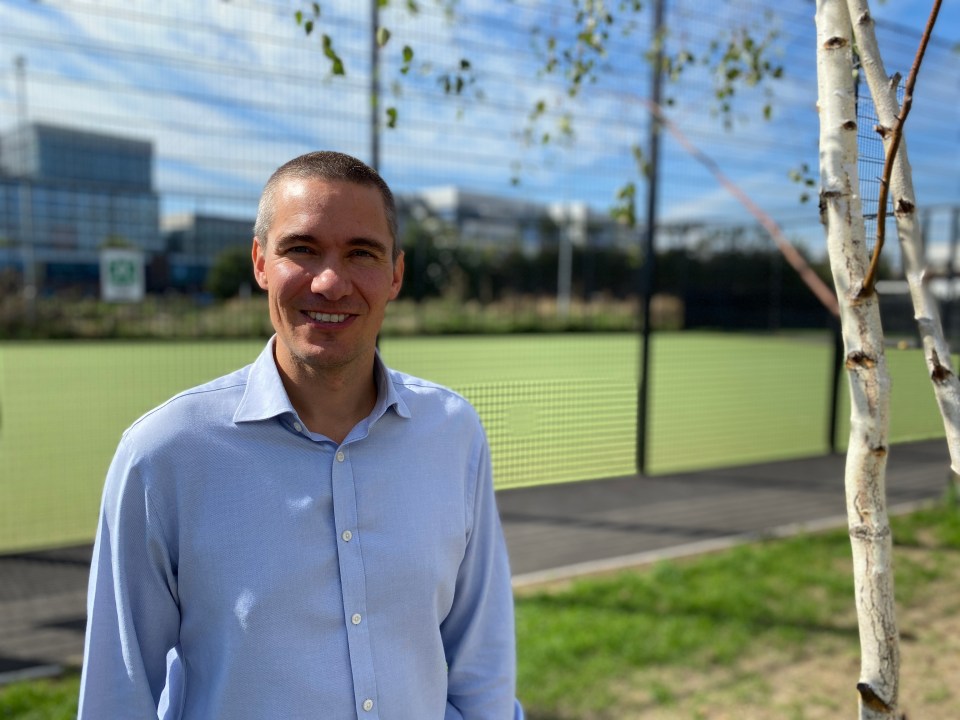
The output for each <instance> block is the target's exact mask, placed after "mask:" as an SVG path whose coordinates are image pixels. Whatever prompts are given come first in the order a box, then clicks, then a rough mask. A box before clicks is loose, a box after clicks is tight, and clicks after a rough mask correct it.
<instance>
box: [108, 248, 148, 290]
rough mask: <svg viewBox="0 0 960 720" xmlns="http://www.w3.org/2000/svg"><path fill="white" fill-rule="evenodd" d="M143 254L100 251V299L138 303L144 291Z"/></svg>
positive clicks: (110, 249) (124, 251)
mask: <svg viewBox="0 0 960 720" xmlns="http://www.w3.org/2000/svg"><path fill="white" fill-rule="evenodd" d="M145 285H146V282H145V277H144V270H143V253H142V252H141V251H140V250H130V249H126V248H123V249H120V248H108V249H104V250H101V251H100V297H101V298H103V299H104V300H106V301H108V302H140V301H141V300H143V294H144V289H145Z"/></svg>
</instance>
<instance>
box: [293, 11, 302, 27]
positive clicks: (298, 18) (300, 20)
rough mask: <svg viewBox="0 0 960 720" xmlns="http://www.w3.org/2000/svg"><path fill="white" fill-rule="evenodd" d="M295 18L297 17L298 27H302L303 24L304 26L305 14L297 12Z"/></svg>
mask: <svg viewBox="0 0 960 720" xmlns="http://www.w3.org/2000/svg"><path fill="white" fill-rule="evenodd" d="M293 17H295V18H296V19H297V25H302V24H303V12H302V11H301V10H297V11H296V12H295V13H294V14H293Z"/></svg>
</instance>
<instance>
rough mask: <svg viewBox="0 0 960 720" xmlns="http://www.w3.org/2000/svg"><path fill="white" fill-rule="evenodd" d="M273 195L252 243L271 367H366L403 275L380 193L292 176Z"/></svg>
mask: <svg viewBox="0 0 960 720" xmlns="http://www.w3.org/2000/svg"><path fill="white" fill-rule="evenodd" d="M275 200H276V202H275V207H274V216H273V224H272V225H271V227H270V231H269V233H268V234H267V239H266V245H265V247H260V244H259V243H258V242H257V239H254V241H253V266H254V275H255V276H256V279H257V283H258V284H259V285H260V287H261V288H263V289H264V290H266V291H267V300H268V303H269V306H270V320H271V322H272V323H273V327H274V329H275V330H276V332H277V343H276V357H277V363H278V365H279V366H280V368H281V370H284V371H286V374H287V375H288V376H289V377H297V376H298V375H302V371H303V370H305V369H311V370H313V371H316V372H319V373H325V372H331V371H339V370H349V369H354V370H359V371H362V372H366V371H367V370H369V369H370V368H371V367H372V364H373V356H374V352H375V348H376V338H377V333H378V332H379V331H380V326H381V324H382V323H383V316H384V313H385V311H386V307H387V303H389V302H390V301H391V300H393V299H394V298H396V297H397V294H398V293H399V292H400V285H401V281H402V278H403V255H402V254H401V255H400V257H398V258H397V260H396V262H394V261H393V257H392V252H393V240H392V239H391V237H390V230H389V228H388V226H387V218H386V213H385V211H384V205H383V198H382V197H381V196H380V192H379V191H378V190H377V188H375V187H372V186H366V185H359V184H356V183H351V182H341V181H328V180H322V179H318V178H308V179H297V178H293V179H289V180H286V181H284V182H282V184H281V185H280V187H278V188H277V191H276V198H275Z"/></svg>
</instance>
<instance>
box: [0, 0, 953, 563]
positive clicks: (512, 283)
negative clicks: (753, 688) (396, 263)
mask: <svg viewBox="0 0 960 720" xmlns="http://www.w3.org/2000/svg"><path fill="white" fill-rule="evenodd" d="M311 5H312V4H310V3H296V2H280V1H276V2H271V1H269V0H231V1H230V2H223V1H219V2H218V1H215V0H204V1H203V2H186V1H184V2H165V3H150V2H146V1H142V2H122V3H121V2H119V1H114V0H101V1H96V2H95V1H94V0H51V1H48V2H43V3H36V2H28V1H27V0H17V1H10V0H8V1H4V2H0V13H2V16H3V22H2V23H0V46H2V47H3V48H4V51H5V54H4V57H0V293H2V295H0V333H2V334H0V413H2V415H0V473H2V477H0V550H3V549H12V548H17V547H35V546H42V545H50V544H58V543H66V542H77V541H84V540H87V539H89V537H90V535H91V533H92V529H93V525H94V520H95V515H96V506H97V502H98V499H99V493H100V487H101V483H102V478H103V474H104V471H105V469H106V466H107V464H108V462H109V459H110V456H111V454H112V451H113V449H114V447H115V445H116V442H117V439H118V437H119V434H120V432H121V431H122V429H123V428H124V427H126V426H127V425H128V424H129V423H130V422H131V421H132V420H133V419H135V418H136V417H137V416H138V415H139V414H140V413H142V412H144V411H145V410H147V409H149V408H150V407H152V406H154V405H156V404H157V403H159V402H162V401H163V400H164V399H165V398H167V397H169V396H170V395H171V394H172V393H174V392H176V391H177V390H180V389H183V388H184V387H187V386H189V385H192V384H196V383H199V382H202V381H204V380H207V379H210V378H212V377H215V376H216V375H218V374H222V373H225V372H227V371H230V370H232V369H235V368H236V367H239V366H241V365H243V364H245V363H247V362H250V361H251V360H252V359H253V358H254V357H255V355H256V353H257V352H258V351H259V349H260V348H261V347H262V344H263V342H264V341H265V339H266V338H267V337H268V336H269V333H270V332H271V329H270V326H269V320H268V318H267V313H266V308H265V303H264V299H263V297H262V296H260V295H259V294H258V292H257V291H256V289H255V288H253V287H251V285H252V283H251V276H250V269H249V247H250V241H251V237H250V236H251V227H252V222H253V216H254V214H255V208H256V202H257V198H258V194H259V191H260V188H261V187H262V184H263V183H264V181H265V180H266V178H267V177H268V176H269V174H270V173H271V172H272V170H273V169H274V168H275V167H276V166H277V165H279V164H280V163H282V162H284V161H285V160H287V159H289V158H291V157H293V156H295V155H297V154H300V153H302V152H306V151H309V150H314V149H317V148H334V149H338V150H342V151H345V152H348V153H351V154H354V155H356V156H358V157H360V158H362V159H364V160H366V161H368V162H370V163H372V164H376V165H377V166H378V167H379V168H380V170H381V172H382V173H383V175H384V176H385V177H386V179H387V180H388V182H389V183H390V184H391V186H392V187H393V188H394V190H395V192H396V194H397V196H398V200H399V205H400V214H401V235H402V243H403V245H404V248H405V252H406V267H407V278H406V281H405V288H404V292H403V295H402V296H401V298H400V299H399V300H398V301H397V302H396V303H395V304H394V306H393V307H392V309H391V313H390V317H389V318H388V321H387V325H386V326H385V331H384V335H383V337H382V339H381V350H382V352H383V355H384V357H385V358H386V359H387V361H388V362H389V363H391V364H392V365H394V366H396V367H398V368H401V369H404V370H407V371H409V372H413V373H415V374H420V375H423V376H425V377H429V378H431V379H434V380H437V381H439V382H443V383H445V384H448V385H451V386H452V387H454V388H455V389H458V390H460V391H461V392H463V393H464V394H465V395H466V396H467V397H468V398H470V399H471V400H472V401H473V402H474V403H475V404H476V405H477V407H478V409H479V410H480V412H481V415H482V416H483V419H484V422H485V424H486V426H487V429H488V433H489V435H490V439H491V445H492V452H493V460H494V469H495V474H496V479H497V482H498V484H499V486H500V487H509V486H517V485H524V484H530V483H541V482H559V481H569V480H585V479H592V478H599V477H607V476H613V475H623V474H631V473H634V472H636V471H637V460H636V457H637V447H638V437H637V435H638V423H637V413H638V410H637V408H638V402H637V398H638V379H639V378H640V376H641V369H642V367H641V363H642V354H641V342H640V339H639V336H638V333H639V331H640V330H641V329H642V328H643V327H644V325H645V319H644V318H642V317H641V312H640V309H641V307H642V302H641V292H642V291H644V290H645V289H646V288H644V285H643V269H644V252H643V249H642V248H643V241H644V238H645V237H646V227H647V225H648V224H649V221H650V220H651V218H650V217H648V215H647V213H646V212H645V210H644V208H645V207H646V200H645V195H646V193H647V191H648V188H649V187H650V182H649V180H651V179H653V180H654V181H655V186H656V188H657V202H656V205H655V210H656V217H655V218H653V219H654V220H655V227H656V232H655V234H654V237H655V240H656V242H655V245H656V247H657V252H658V257H657V260H658V262H657V267H658V273H657V276H656V278H655V290H656V294H655V296H654V298H653V302H652V305H651V312H650V317H649V323H647V327H650V328H653V329H655V330H657V331H659V332H657V333H655V335H654V337H653V341H652V345H651V348H652V353H651V355H650V365H649V367H648V368H647V369H648V371H649V374H648V384H649V390H650V404H649V407H648V409H647V413H648V416H647V420H648V422H647V423H645V424H644V425H643V427H645V428H648V429H649V431H648V433H647V435H646V437H645V438H644V439H643V440H642V442H645V443H646V444H647V445H646V447H647V448H648V449H649V453H648V455H647V461H646V467H645V468H644V470H646V471H647V472H651V473H663V472H671V471H677V470H684V469H691V468H698V467H709V466H716V465H723V464H732V463H742V462H750V461H755V460H761V459H772V458H778V457H789V456H799V455H804V454H815V453H822V452H826V451H828V450H829V449H830V448H831V447H832V446H833V445H834V444H835V443H836V442H839V444H841V445H842V443H843V440H842V438H843V435H844V428H843V427H842V425H843V423H842V417H843V414H844V411H843V410H842V408H841V410H840V417H841V422H840V425H841V427H839V428H837V429H835V432H834V431H833V430H831V428H833V425H834V424H833V423H832V419H834V416H833V415H832V412H833V409H834V408H835V407H836V403H835V402H834V393H833V389H832V388H833V382H834V378H835V347H834V341H833V336H832V333H831V331H830V329H829V328H830V321H829V319H828V317H827V314H826V312H825V311H824V310H823V309H822V308H821V306H820V305H819V303H818V302H817V301H816V300H815V299H814V298H813V297H812V295H811V294H810V293H809V292H808V290H807V289H806V288H805V287H804V286H803V285H802V284H801V283H800V282H799V281H798V279H797V276H796V274H795V273H794V271H793V270H792V269H791V268H790V267H789V266H788V265H787V264H786V263H785V262H784V261H783V260H782V259H781V256H780V254H779V253H778V252H777V251H776V249H775V246H774V245H773V243H772V242H771V240H770V238H769V234H768V233H767V232H766V231H764V230H762V229H761V228H760V226H759V225H758V224H757V222H756V218H755V217H754V216H753V215H751V214H750V213H749V212H748V211H747V210H746V209H744V207H743V206H742V205H741V204H740V203H739V202H738V201H737V200H736V199H735V198H734V197H733V195H731V194H730V192H729V190H728V189H726V188H724V187H723V186H721V185H720V184H719V182H718V179H717V174H716V172H715V170H716V169H717V168H719V169H721V170H722V172H723V174H724V175H725V176H726V177H728V178H729V179H731V180H732V181H733V182H735V183H736V184H737V186H738V187H739V188H740V189H742V190H743V192H745V193H746V194H747V195H748V196H750V197H751V199H752V200H753V201H754V202H755V203H756V205H757V206H759V207H760V208H762V209H763V211H764V212H766V213H767V214H768V215H769V216H770V217H771V218H773V219H774V220H775V221H776V222H777V223H778V224H779V226H780V227H781V228H782V229H783V231H784V233H785V235H786V237H788V238H789V239H790V240H791V241H792V242H794V243H795V244H796V245H797V246H798V247H799V248H801V250H802V252H803V253H804V254H805V255H806V256H807V258H808V259H809V260H810V261H811V263H813V264H814V266H815V267H817V269H818V271H819V272H820V273H821V275H823V276H824V277H828V273H827V272H826V269H825V265H824V253H823V240H822V229H821V228H820V226H819V221H818V217H817V209H816V198H815V194H816V187H815V184H816V183H815V174H816V170H815V168H816V166H817V132H818V127H817V116H816V110H815V102H816V82H815V70H814V65H815V48H814V44H815V40H814V27H813V23H812V20H811V18H812V13H813V7H812V4H805V3H800V4H798V5H795V6H790V7H781V6H780V5H776V4H773V3H770V2H751V1H746V0H734V1H733V2H728V3H720V4H717V3H713V4H710V3H704V2H698V1H694V0H684V1H682V2H681V1H676V2H670V3H668V4H667V6H666V28H667V31H666V34H665V35H664V45H663V47H664V52H665V57H666V60H665V62H664V64H663V75H662V77H663V80H664V85H663V107H664V108H665V112H666V116H667V118H668V119H669V124H670V125H669V129H670V132H663V133H662V135H661V148H660V155H659V157H654V156H652V155H651V154H650V150H649V133H650V126H651V115H650V110H649V106H648V105H647V104H646V101H647V100H648V99H649V97H650V96H651V89H652V77H653V73H652V71H651V64H650V56H651V53H650V51H651V48H652V47H653V40H652V38H653V31H652V28H651V23H652V19H651V18H652V6H650V5H647V6H644V7H643V8H642V9H640V10H638V11H636V12H635V13H632V14H631V13H630V12H627V14H625V15H618V16H617V18H616V22H615V23H614V24H612V25H608V24H606V20H605V19H604V18H603V17H593V20H592V21H593V22H594V25H592V26H590V27H588V26H587V25H585V24H584V23H585V22H589V21H591V17H590V16H589V14H587V15H580V16H578V15H576V8H577V6H576V4H574V3H543V2H534V1H533V0H516V1H515V2H504V3H488V4H467V3H452V4H451V3H446V2H438V3H433V2H424V3H419V4H418V8H419V9H418V11H417V12H415V13H413V12H410V11H409V10H408V7H409V5H408V4H405V3H393V4H390V5H389V7H387V8H386V9H383V10H381V11H380V14H379V16H378V18H377V20H376V21H374V20H373V13H372V12H371V11H372V7H373V6H375V5H376V3H371V4H367V3H322V14H321V15H320V16H319V17H314V16H313V14H312V8H311ZM584 7H586V6H583V7H581V9H583V8H584ZM297 11H300V12H301V13H302V15H301V17H300V22H299V23H298V22H297V19H296V15H295V14H296V13H297ZM308 21H309V22H312V23H313V27H312V32H311V33H310V34H309V35H308V34H307V33H306V32H305V26H306V23H307V22H308ZM377 24H378V25H379V26H380V27H381V28H385V29H387V30H389V40H388V41H387V42H386V43H385V44H382V46H379V47H378V49H376V51H375V50H374V49H375V48H377V43H376V42H375V38H377V37H379V38H380V40H381V41H383V40H384V38H386V33H385V32H383V31H380V32H379V33H378V31H377V29H376V25H377ZM591 28H592V29H591ZM587 30H590V32H596V33H597V35H594V36H590V35H587V36H584V35H583V33H584V32H586V31H587ZM878 31H879V34H880V41H881V47H882V48H883V49H884V51H885V52H886V53H887V55H886V56H885V58H886V61H887V65H888V69H889V70H890V71H891V72H893V71H900V72H901V73H903V74H905V73H906V71H907V70H908V68H909V63H910V60H911V58H912V53H913V50H914V49H915V47H916V44H917V41H918V39H919V34H918V33H917V31H916V29H915V28H913V29H907V28H903V27H899V26H896V25H893V24H890V23H886V24H883V23H881V24H880V25H879V26H878ZM947 33H949V28H948V29H947ZM325 35H327V36H329V38H330V41H329V43H327V44H325V42H324V40H323V37H324V36H325ZM940 35H942V37H941V36H936V37H935V38H934V42H933V44H932V46H931V48H930V50H929V51H928V56H927V59H926V67H927V68H929V70H928V71H925V72H924V74H923V75H922V79H921V83H920V85H919V87H918V91H917V97H916V99H915V104H914V109H913V113H912V115H911V118H910V122H909V124H908V129H907V136H908V139H909V141H910V151H911V158H912V160H913V167H914V172H915V174H916V184H917V195H918V198H919V199H920V201H921V205H922V207H923V208H924V212H925V213H927V218H928V222H927V223H926V228H927V233H928V234H927V244H928V248H929V254H930V256H931V258H932V259H935V260H937V261H938V262H939V263H940V264H939V265H938V266H937V267H938V268H940V269H941V274H942V275H943V276H944V278H949V279H950V280H951V282H950V283H947V284H946V285H945V288H946V290H945V293H946V295H945V299H950V298H952V295H949V293H950V292H952V273H953V272H954V270H953V263H952V262H951V258H955V256H956V252H955V249H956V242H957V210H956V208H955V205H954V202H955V198H956V196H957V190H958V177H960V176H958V173H957V170H956V163H955V160H956V157H957V143H958V142H960V140H958V138H957V136H956V133H955V127H956V124H957V120H958V118H957V112H958V110H957V108H958V107H960V104H958V103H957V98H958V94H960V93H958V84H957V83H958V81H957V78H958V77H960V75H958V74H957V73H956V70H957V65H958V56H957V54H956V53H954V52H953V51H952V45H951V42H950V40H951V39H952V38H950V36H949V34H946V35H944V34H943V33H941V34H940ZM578 37H579V38H580V39H581V41H582V39H583V38H584V37H588V38H590V37H593V38H594V39H595V40H598V41H599V42H602V44H603V45H604V46H605V52H604V53H599V52H596V47H595V46H591V45H590V44H589V43H587V44H584V43H583V42H580V43H579V44H578V42H577V39H578ZM374 57H376V58H377V59H376V63H374V60H373V58H374ZM337 58H338V59H339V61H341V62H342V63H343V67H344V70H345V74H343V75H338V74H334V73H333V69H334V65H333V63H334V62H335V59H337ZM374 68H376V72H374ZM374 97H375V98H376V102H375V103H372V102H371V98H374ZM391 125H393V126H394V127H391ZM665 129H666V128H665ZM691 146H692V147H693V148H695V149H696V150H697V151H699V152H700V153H703V154H705V155H697V154H696V153H695V152H693V151H691ZM791 177H792V178H793V180H791ZM811 183H812V184H813V187H811ZM803 195H807V196H812V197H808V198H807V201H806V202H802V201H801V196H803ZM630 219H634V220H635V221H636V223H635V224H633V225H632V224H630V223H629V222H625V221H628V220H630ZM888 266H889V275H890V276H891V277H894V278H895V277H896V276H897V274H898V272H899V260H898V254H897V251H896V247H895V244H892V247H891V250H890V251H889V258H888ZM891 287H892V286H891ZM104 297H107V298H113V300H112V301H105V300H104V299H103V298H104ZM890 306H891V308H892V307H893V301H891V303H890ZM891 314H892V316H893V317H896V318H900V316H901V315H904V314H905V316H906V317H907V318H908V319H907V320H906V321H905V323H904V325H903V326H902V327H901V326H900V325H896V323H897V322H899V320H893V319H891V320H890V323H891V327H896V329H897V331H898V332H899V333H900V335H898V339H903V340H905V345H906V346H907V349H905V350H902V351H898V352H900V355H898V356H897V359H895V360H894V361H893V362H892V363H891V365H892V366H896V367H895V373H900V374H902V375H903V376H904V377H908V378H909V379H907V380H902V379H901V378H900V375H897V376H896V377H895V379H896V382H897V393H901V394H903V395H906V396H907V397H909V395H908V394H907V393H908V392H913V390H910V391H903V390H902V388H903V387H910V388H913V383H914V382H916V388H915V389H916V393H915V394H914V396H915V397H919V396H920V395H921V394H922V393H927V395H929V392H928V391H927V390H926V389H925V388H923V387H922V386H923V383H924V382H925V379H924V377H923V372H924V371H923V363H922V359H921V358H920V357H919V354H918V353H917V351H915V350H912V349H910V348H909V345H910V342H909V341H910V338H912V334H911V332H912V331H911V330H910V327H909V317H910V313H909V311H908V310H906V309H904V310H903V312H901V311H900V309H897V310H896V312H895V313H893V311H892V310H891ZM954 315H955V314H954ZM945 317H946V318H947V319H948V320H949V318H950V317H953V315H951V313H950V311H949V307H948V308H947V309H946V310H945ZM957 321H960V318H958V319H956V320H954V321H951V322H957ZM948 324H949V323H948ZM950 326H951V327H952V324H951V325H950ZM732 330H736V331H737V332H729V331H732ZM901 364H902V369H901V368H900V366H901ZM927 395H923V396H924V397H926V396H927ZM841 396H842V393H841ZM903 402H904V405H903V407H898V406H897V405H896V403H897V400H896V397H895V406H894V413H893V417H894V420H893V423H894V439H907V438H916V437H923V436H930V435H931V434H932V435H936V434H937V433H939V432H942V430H940V429H939V428H938V426H937V421H936V414H935V409H934V408H933V402H932V399H931V400H930V403H929V407H928V405H927V404H926V403H919V404H917V403H914V404H912V405H911V403H910V402H909V401H906V400H904V401H903ZM841 404H842V401H841ZM915 405H916V407H915ZM898 418H899V419H898ZM898 423H899V424H898Z"/></svg>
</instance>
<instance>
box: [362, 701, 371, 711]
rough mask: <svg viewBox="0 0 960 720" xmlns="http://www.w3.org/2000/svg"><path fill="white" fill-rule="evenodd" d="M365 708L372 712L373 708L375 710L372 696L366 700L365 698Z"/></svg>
mask: <svg viewBox="0 0 960 720" xmlns="http://www.w3.org/2000/svg"><path fill="white" fill-rule="evenodd" d="M363 709H364V710H366V711H367V712H370V711H371V710H373V700H371V699H370V698H367V699H366V700H364V701H363Z"/></svg>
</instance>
